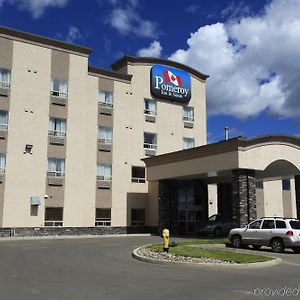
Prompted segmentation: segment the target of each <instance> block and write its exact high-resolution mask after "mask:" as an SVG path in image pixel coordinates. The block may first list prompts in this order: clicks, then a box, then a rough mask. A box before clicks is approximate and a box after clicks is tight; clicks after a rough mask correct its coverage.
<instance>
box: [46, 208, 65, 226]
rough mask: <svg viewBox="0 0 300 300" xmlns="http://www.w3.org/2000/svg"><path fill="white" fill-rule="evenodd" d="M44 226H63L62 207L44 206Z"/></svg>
mask: <svg viewBox="0 0 300 300" xmlns="http://www.w3.org/2000/svg"><path fill="white" fill-rule="evenodd" d="M45 226H63V208H62V207H46V208H45Z"/></svg>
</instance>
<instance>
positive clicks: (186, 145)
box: [183, 138, 195, 149]
mask: <svg viewBox="0 0 300 300" xmlns="http://www.w3.org/2000/svg"><path fill="white" fill-rule="evenodd" d="M194 147H195V141H194V139H191V138H183V149H190V148H194Z"/></svg>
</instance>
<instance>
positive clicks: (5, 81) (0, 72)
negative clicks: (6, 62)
mask: <svg viewBox="0 0 300 300" xmlns="http://www.w3.org/2000/svg"><path fill="white" fill-rule="evenodd" d="M5 77H6V78H5ZM10 82H11V71H10V70H9V69H5V68H0V87H2V88H10Z"/></svg>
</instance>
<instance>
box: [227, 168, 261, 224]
mask: <svg viewBox="0 0 300 300" xmlns="http://www.w3.org/2000/svg"><path fill="white" fill-rule="evenodd" d="M232 215H233V218H234V219H235V221H236V222H237V224H238V225H239V226H244V225H247V224H248V223H249V222H251V221H253V220H255V219H256V185H255V171H254V170H248V169H235V170H232Z"/></svg>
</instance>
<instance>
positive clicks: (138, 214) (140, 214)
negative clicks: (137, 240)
mask: <svg viewBox="0 0 300 300" xmlns="http://www.w3.org/2000/svg"><path fill="white" fill-rule="evenodd" d="M144 225H145V209H144V208H142V209H134V208H132V209H131V226H144Z"/></svg>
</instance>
